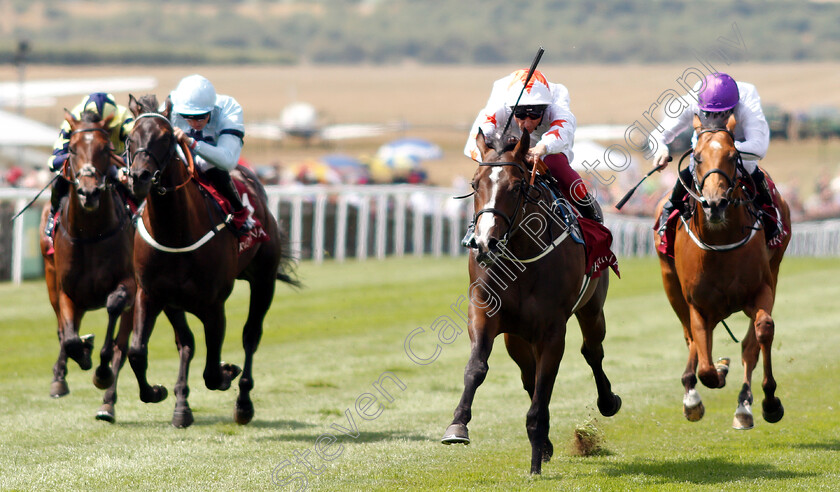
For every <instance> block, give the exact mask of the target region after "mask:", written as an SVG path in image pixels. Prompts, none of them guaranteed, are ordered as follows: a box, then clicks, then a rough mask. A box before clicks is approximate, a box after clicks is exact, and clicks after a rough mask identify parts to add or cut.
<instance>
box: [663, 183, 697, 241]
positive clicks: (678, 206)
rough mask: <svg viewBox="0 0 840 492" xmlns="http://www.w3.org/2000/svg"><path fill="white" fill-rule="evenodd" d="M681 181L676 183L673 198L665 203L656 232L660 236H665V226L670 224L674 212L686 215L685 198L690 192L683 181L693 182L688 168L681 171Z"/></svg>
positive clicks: (672, 191) (672, 193)
mask: <svg viewBox="0 0 840 492" xmlns="http://www.w3.org/2000/svg"><path fill="white" fill-rule="evenodd" d="M680 177H681V178H682V179H681V180H680V179H678V180H677V182H676V183H674V189H673V190H671V196H670V197H669V198H668V201H667V202H665V205H663V206H662V214H661V215H660V216H659V225H658V226H657V228H656V230H657V231H659V235H660V236H662V235H663V234H665V225H666V224H667V222H668V217H670V216H671V214H672V213H673V212H674V210H678V211H679V213H680V214H682V215H685V213H686V210H685V197H686V195H688V191H687V190H686V189H685V186H683V181H686V182H689V181H691V180H692V177H691V170H690V169H688V168H685V169H683V170H682V171H680Z"/></svg>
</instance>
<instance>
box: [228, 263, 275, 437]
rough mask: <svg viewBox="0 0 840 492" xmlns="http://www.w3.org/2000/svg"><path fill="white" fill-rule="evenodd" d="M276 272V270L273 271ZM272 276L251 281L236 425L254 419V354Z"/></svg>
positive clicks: (270, 293)
mask: <svg viewBox="0 0 840 492" xmlns="http://www.w3.org/2000/svg"><path fill="white" fill-rule="evenodd" d="M269 271H270V272H271V271H276V268H275V269H274V270H269ZM275 283H276V281H275V278H274V275H271V276H270V277H268V278H266V279H265V280H264V281H258V280H256V279H255V280H252V281H251V301H250V306H249V308H248V320H247V321H246V322H245V326H244V328H243V329H242V347H243V348H244V349H245V363H244V364H243V365H242V375H241V376H240V377H239V396H238V397H237V398H236V407H235V408H234V412H233V418H234V420H236V423H238V424H241V425H245V424H247V423H248V422H250V421H251V419H253V418H254V404H253V402H252V401H251V390H252V389H254V376H253V373H252V370H253V366H254V353H255V352H256V351H257V347H258V346H259V344H260V339H261V338H262V332H263V320H264V319H265V314H266V313H267V312H268V308H269V307H270V306H271V301H272V300H273V299H274V286H275Z"/></svg>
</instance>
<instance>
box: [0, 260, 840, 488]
mask: <svg viewBox="0 0 840 492" xmlns="http://www.w3.org/2000/svg"><path fill="white" fill-rule="evenodd" d="M621 267H622V279H621V280H616V279H615V278H614V277H613V281H612V284H611V292H610V296H609V298H608V301H607V339H606V342H605V351H606V358H605V361H604V366H605V370H606V372H607V375H608V376H609V377H610V379H611V381H612V383H613V390H614V391H615V392H616V393H618V394H619V395H620V396H621V397H622V399H623V407H622V409H621V411H620V412H619V413H618V414H617V415H616V416H615V417H612V418H609V419H607V418H604V417H601V416H600V415H599V414H598V411H597V408H596V406H595V399H596V394H595V387H594V381H593V378H592V374H591V371H590V370H589V367H588V366H587V365H586V363H585V362H584V361H583V358H582V357H581V356H580V354H579V346H580V343H581V336H580V332H579V330H578V329H577V326H576V324H575V323H570V329H569V332H568V335H567V350H566V355H565V357H564V360H563V362H562V364H561V366H560V372H559V374H558V378H557V383H556V385H555V390H554V396H553V400H552V403H551V423H552V428H551V437H552V440H553V442H554V444H555V456H554V458H553V459H552V461H551V462H550V463H548V464H545V465H544V466H543V475H542V476H539V477H531V476H529V474H528V469H529V462H530V446H529V444H528V439H527V436H526V433H525V427H524V423H525V413H526V412H527V409H528V404H529V402H528V399H527V396H526V393H525V392H524V390H522V388H521V384H520V381H519V373H518V369H517V368H516V366H515V365H514V363H513V362H512V361H511V360H510V359H509V357H508V356H507V354H506V352H505V350H504V346H503V343H502V341H501V340H498V341H497V344H496V350H495V351H494V352H493V354H492V356H491V358H490V371H489V373H488V376H487V379H486V381H485V382H484V384H483V385H482V386H481V387H480V388H479V390H478V393H477V395H476V399H475V404H474V406H473V420H472V422H471V423H470V434H471V437H472V439H473V442H472V444H471V445H469V446H466V447H465V446H443V445H441V444H440V443H439V439H440V437H441V435H442V433H443V430H444V429H445V428H446V426H447V425H448V424H449V422H450V421H451V418H452V412H453V410H454V408H455V406H456V404H457V402H458V399H459V397H460V394H461V391H462V389H463V382H462V381H463V368H464V364H465V363H466V360H467V355H468V350H469V340H468V337H467V334H466V332H463V333H462V334H461V335H460V336H459V337H458V338H457V339H456V340H455V341H454V342H453V343H451V344H449V345H446V344H441V349H440V353H439V356H438V357H437V358H436V359H435V360H434V361H432V362H431V363H429V364H427V365H419V364H416V363H414V362H412V360H411V359H410V358H409V357H408V356H407V355H406V352H405V349H404V342H405V339H406V337H407V336H408V335H409V334H410V333H411V332H412V331H413V330H415V329H417V328H421V329H422V330H423V331H422V332H418V333H419V334H418V335H417V337H416V338H414V339H413V341H412V342H413V343H412V349H413V351H414V353H415V354H416V355H417V356H419V357H428V356H429V355H430V354H432V353H433V349H434V347H435V334H434V333H433V332H431V330H430V328H431V327H432V325H433V323H434V322H435V320H436V319H438V318H441V317H443V316H447V315H452V316H454V315H453V313H452V311H451V310H450V305H451V304H453V303H455V302H456V301H457V300H458V298H459V296H461V295H464V294H465V291H466V286H467V283H468V278H467V275H466V264H465V259H464V258H445V259H439V260H436V259H427V258H424V259H393V260H388V261H383V262H372V261H371V262H364V263H358V262H349V263H345V264H334V263H328V264H324V265H321V266H318V265H313V264H308V263H305V264H303V265H301V267H300V274H301V277H302V280H303V281H304V282H305V284H306V287H305V288H304V289H303V290H301V291H294V290H292V289H288V288H286V287H285V286H283V285H279V284H278V290H277V294H276V299H275V302H274V304H273V306H272V308H271V311H270V312H269V314H268V317H267V320H266V326H265V334H264V337H263V340H262V344H261V346H260V349H259V351H258V352H257V356H256V362H255V381H256V387H255V389H254V391H253V393H252V394H253V397H254V404H255V406H256V417H255V419H254V421H253V422H252V423H251V424H249V425H247V426H238V425H237V424H235V423H233V420H232V411H233V405H234V400H235V397H236V393H237V391H238V389H237V387H236V385H234V387H233V388H232V389H231V390H230V391H228V392H213V391H209V390H207V389H206V388H204V384H203V380H202V378H201V373H202V371H203V366H204V356H205V350H204V345H203V344H204V338H203V332H202V330H201V329H200V325H199V323H198V322H197V320H196V319H195V318H193V317H189V320H190V324H191V326H192V327H193V330H194V332H195V334H196V342H197V350H196V352H197V353H196V357H195V359H194V361H193V364H192V371H191V379H190V383H191V389H192V393H191V395H190V403H191V405H192V407H193V411H194V413H195V418H196V422H195V424H194V425H193V426H192V427H190V428H189V429H175V428H173V427H171V426H170V424H169V421H170V419H171V413H172V409H173V405H174V397H173V396H172V395H171V391H172V386H173V384H174V381H175V378H176V374H177V358H176V353H175V347H174V337H173V335H172V330H171V328H170V327H169V325H168V323H167V322H166V321H165V318H163V317H161V319H160V320H159V323H158V326H157V329H156V331H155V333H154V334H153V336H152V339H151V344H150V368H149V379H150V381H151V382H152V383H153V384H154V383H159V384H164V385H166V386H167V387H168V389H169V390H170V397H169V398H168V399H167V400H165V401H164V402H162V403H160V404H143V403H141V402H139V400H138V398H137V384H136V381H135V380H134V376H133V373H132V372H131V369H130V367H129V366H128V364H126V366H125V368H124V370H123V372H122V373H121V376H120V384H119V395H120V400H119V402H118V404H117V423H116V424H114V425H109V424H106V423H103V422H98V421H96V420H94V418H93V416H94V414H95V412H96V410H97V409H98V407H99V404H100V403H101V396H102V392H101V391H99V390H97V389H95V388H94V387H93V385H92V383H91V382H90V378H91V375H92V373H91V372H87V373H83V372H82V371H80V370H79V369H78V366H76V365H75V363H73V362H70V363H69V364H68V367H69V375H68V383H69V385H70V389H71V393H70V395H68V396H66V397H64V398H61V399H58V400H53V399H51V398H49V394H48V393H49V383H50V381H51V377H52V373H51V368H52V364H53V362H54V360H55V357H56V355H57V353H58V346H57V341H56V336H55V319H54V316H53V314H52V310H51V308H50V307H49V303H48V301H47V296H46V289H45V287H44V284H43V282H28V283H25V284H24V285H22V286H20V287H16V286H13V285H11V284H0V296H2V299H3V301H2V304H0V388H2V392H0V429H2V432H0V489H2V490H9V489H12V490H15V489H19V490H125V489H128V488H133V489H136V490H262V489H270V490H277V489H279V490H294V489H295V487H301V486H304V482H303V480H304V479H305V480H306V483H305V486H306V487H308V488H309V489H311V490H430V489H431V490H435V489H437V490H441V489H443V490H467V489H470V490H472V489H500V490H688V489H691V490H715V491H717V490H723V489H731V490H747V489H749V490H820V489H822V490H837V484H838V483H840V474H839V473H838V468H840V467H838V463H840V458H838V456H840V390H838V386H839V385H840V362H838V358H837V355H836V354H837V352H838V347H840V330H837V329H836V321H834V320H835V318H836V317H837V316H838V314H840V312H839V311H840V304H838V303H837V301H836V299H837V298H838V296H840V283H838V282H837V280H836V279H837V277H838V276H840V260H838V259H822V260H818V259H797V258H789V259H787V260H785V262H784V263H783V265H782V276H781V279H780V284H779V295H778V298H777V304H776V309H775V310H774V318H775V319H776V327H777V330H776V339H775V342H774V353H773V357H774V359H773V360H774V372H775V376H776V379H777V382H778V395H779V396H780V397H781V399H782V401H783V403H784V405H785V409H786V414H785V417H784V419H783V420H782V421H781V422H780V423H778V424H768V423H766V422H764V421H763V420H762V419H761V417H760V405H759V402H760V400H761V398H762V392H761V389H760V382H761V378H762V375H763V371H762V370H761V369H760V368H759V369H757V371H756V373H755V375H754V378H753V383H754V393H755V395H756V405H755V407H756V408H755V410H756V427H755V429H753V430H750V431H735V430H733V429H732V428H731V420H732V415H733V412H734V410H735V406H736V397H737V392H738V389H739V387H740V380H741V378H742V371H740V370H739V367H740V365H739V364H738V361H739V360H740V356H739V351H740V349H739V345H737V344H735V343H733V342H732V341H731V340H730V339H729V336H728V335H727V334H726V332H725V330H722V329H718V330H716V332H715V346H714V352H713V353H714V355H715V356H716V357H717V356H724V355H725V356H729V357H731V358H732V360H733V370H732V371H730V374H729V384H728V385H727V386H726V387H725V388H723V389H719V390H709V389H707V388H705V387H702V386H701V387H699V388H698V389H699V391H700V393H701V396H702V397H703V400H704V403H705V405H706V415H705V417H704V418H703V420H702V421H700V422H698V423H690V422H688V421H686V420H685V419H684V417H683V416H682V408H681V405H682V392H683V390H682V386H681V384H680V380H679V378H680V375H681V373H682V371H683V368H684V366H685V362H686V357H687V351H686V349H685V345H684V341H683V339H682V329H681V328H680V326H679V324H678V323H677V320H676V317H675V315H674V314H673V312H672V311H671V309H670V306H669V305H668V304H667V301H666V299H665V296H664V293H663V292H662V287H661V282H660V278H659V268H658V263H657V262H656V261H655V260H654V259H643V260H636V259H633V260H623V261H622V263H621ZM246 310H247V284H244V283H241V284H238V285H237V287H236V289H235V291H234V294H233V296H232V297H231V299H230V300H229V302H228V306H227V313H228V321H229V324H228V338H227V340H226V344H225V347H224V350H223V358H224V359H225V360H227V361H231V362H235V363H240V364H241V362H242V359H243V352H242V349H241V341H240V340H241V324H242V323H243V322H244V318H245V315H246ZM730 321H731V322H730V323H729V325H730V327H732V328H733V331H734V332H735V334H736V336H738V337H741V336H742V335H743V333H744V328H745V326H746V318H745V317H744V316H743V315H738V316H733V317H732V318H731V319H730ZM104 328H105V314H104V312H103V311H96V312H93V313H89V314H88V316H86V318H85V320H84V322H83V326H82V330H81V331H82V332H83V333H90V332H93V333H96V334H97V350H98V349H99V348H100V347H101V339H102V337H104ZM96 360H98V357H97V358H96ZM388 372H390V373H392V374H393V375H394V376H396V377H397V378H398V379H399V381H400V382H402V384H403V385H404V389H400V388H399V387H397V386H396V385H395V384H394V383H393V382H391V381H385V382H384V384H383V386H382V388H383V390H384V391H386V392H387V393H388V394H389V395H390V397H391V398H392V399H393V401H387V400H386V399H385V397H384V396H383V395H382V393H380V392H378V391H377V390H376V388H374V386H372V384H373V383H375V382H376V381H377V380H378V379H379V378H380V376H382V375H383V374H385V373H388ZM383 381H384V380H383ZM366 394H370V395H372V396H374V397H377V398H378V400H377V402H376V403H375V404H373V405H372V406H370V407H369V408H368V411H369V412H370V413H371V415H374V416H373V417H370V418H369V420H368V419H365V418H362V416H361V414H360V413H359V411H358V410H357V408H356V406H357V403H359V404H360V405H362V406H363V405H364V404H365V397H366ZM380 404H381V405H382V406H381V407H379V406H378V405H380ZM374 412H378V413H374ZM348 414H349V415H351V416H352V419H353V420H352V422H351V421H350V420H348V416H347V415H348ZM590 418H595V419H596V424H597V425H598V427H599V428H600V429H602V430H603V432H604V436H605V439H606V441H605V443H604V446H605V448H606V451H605V452H604V453H602V454H600V455H597V456H591V457H578V456H574V455H573V454H572V453H571V452H570V443H571V438H572V431H573V429H574V427H575V426H577V425H579V424H581V423H583V422H585V421H587V420H588V419H590ZM342 429H345V430H344V432H346V433H348V434H352V436H350V435H346V434H344V433H342ZM329 435H332V436H335V437H336V439H337V440H336V441H335V442H332V443H331V442H330V440H331V438H330V437H329ZM324 436H326V437H324ZM319 437H320V438H321V441H318V439H319ZM324 439H326V440H324ZM328 444H332V445H331V446H329V447H327V445H328ZM316 446H320V447H321V448H320V450H321V452H322V453H324V454H325V455H332V456H331V457H330V459H329V460H327V461H325V460H323V459H322V458H320V457H319V456H318V455H317V454H316V451H315V447H316ZM307 453H308V454H307ZM301 457H305V459H306V460H308V461H309V463H310V464H309V467H310V468H307V466H306V465H303V464H302V463H301V461H299V459H300V458H301ZM286 462H288V463H286ZM284 464H287V465H288V466H286V467H285V468H283V465H284ZM272 472H274V475H273V476H272ZM272 478H274V479H275V480H277V481H283V480H288V481H289V483H288V484H286V485H285V486H282V487H280V486H277V485H276V484H275V483H274V482H272Z"/></svg>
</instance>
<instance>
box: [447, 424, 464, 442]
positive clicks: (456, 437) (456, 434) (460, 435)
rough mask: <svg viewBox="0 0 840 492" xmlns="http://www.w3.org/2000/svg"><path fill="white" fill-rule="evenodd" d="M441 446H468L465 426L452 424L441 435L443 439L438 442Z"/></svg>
mask: <svg viewBox="0 0 840 492" xmlns="http://www.w3.org/2000/svg"><path fill="white" fill-rule="evenodd" d="M440 442H441V443H443V444H469V443H470V433H469V431H467V426H466V425H464V424H452V425H450V426H449V427H447V428H446V432H444V433H443V438H442V439H441V440H440Z"/></svg>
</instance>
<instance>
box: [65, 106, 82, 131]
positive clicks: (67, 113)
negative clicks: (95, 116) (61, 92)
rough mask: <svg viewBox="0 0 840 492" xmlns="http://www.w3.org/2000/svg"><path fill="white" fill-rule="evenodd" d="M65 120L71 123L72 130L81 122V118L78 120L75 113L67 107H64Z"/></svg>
mask: <svg viewBox="0 0 840 492" xmlns="http://www.w3.org/2000/svg"><path fill="white" fill-rule="evenodd" d="M64 120H65V121H67V124H69V125H70V130H71V131H72V130H75V129H76V125H78V124H79V120H77V119H76V117H75V116H73V113H71V112H70V111H69V110H68V109H67V108H64Z"/></svg>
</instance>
